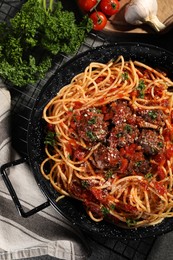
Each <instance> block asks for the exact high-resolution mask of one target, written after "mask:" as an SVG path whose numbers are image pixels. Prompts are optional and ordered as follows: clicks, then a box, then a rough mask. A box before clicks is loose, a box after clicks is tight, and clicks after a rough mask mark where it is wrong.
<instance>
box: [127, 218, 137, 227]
mask: <svg viewBox="0 0 173 260" xmlns="http://www.w3.org/2000/svg"><path fill="white" fill-rule="evenodd" d="M126 223H127V226H128V227H132V226H135V225H136V223H137V221H136V220H135V219H126Z"/></svg>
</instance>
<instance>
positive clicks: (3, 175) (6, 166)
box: [1, 158, 50, 218]
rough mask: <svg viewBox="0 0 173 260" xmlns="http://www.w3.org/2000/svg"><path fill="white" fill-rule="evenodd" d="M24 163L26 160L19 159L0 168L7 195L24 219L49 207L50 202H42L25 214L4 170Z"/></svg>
mask: <svg viewBox="0 0 173 260" xmlns="http://www.w3.org/2000/svg"><path fill="white" fill-rule="evenodd" d="M26 161H27V158H20V159H18V160H15V161H12V162H8V163H6V164H3V165H2V166H1V175H2V178H3V180H4V183H5V185H6V187H7V189H8V191H9V193H10V195H11V197H12V199H13V202H14V204H15V206H16V208H17V210H18V211H19V214H20V215H21V216H22V217H24V218H27V217H30V216H32V215H34V214H35V213H37V212H39V211H41V210H43V209H44V208H47V207H48V206H50V202H49V200H48V201H46V202H44V203H43V204H40V205H39V206H37V207H35V208H33V209H31V210H29V211H27V212H26V211H25V210H24V209H23V207H22V205H21V203H20V201H19V199H18V196H17V194H16V192H15V189H14V188H13V185H12V183H11V181H10V179H9V177H8V174H7V172H6V169H7V168H10V167H12V166H15V165H18V164H21V163H25V162H26Z"/></svg>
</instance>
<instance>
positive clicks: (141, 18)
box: [124, 0, 165, 32]
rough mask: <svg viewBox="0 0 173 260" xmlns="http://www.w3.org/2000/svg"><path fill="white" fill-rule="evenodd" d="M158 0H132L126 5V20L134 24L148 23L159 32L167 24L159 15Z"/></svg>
mask: <svg viewBox="0 0 173 260" xmlns="http://www.w3.org/2000/svg"><path fill="white" fill-rule="evenodd" d="M157 10H158V4H157V0H131V1H130V3H129V4H128V5H127V6H126V9H125V14H124V18H125V21H126V22H127V23H129V24H133V25H141V24H143V23H147V24H148V25H150V26H151V27H152V28H153V29H154V30H155V31H157V32H159V31H161V30H163V29H164V28H165V25H164V24H163V23H162V22H161V21H159V19H158V17H157Z"/></svg>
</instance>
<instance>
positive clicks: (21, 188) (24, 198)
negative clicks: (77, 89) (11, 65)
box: [0, 82, 88, 260]
mask: <svg viewBox="0 0 173 260" xmlns="http://www.w3.org/2000/svg"><path fill="white" fill-rule="evenodd" d="M10 106H11V98H10V93H9V91H8V90H7V89H6V88H5V86H3V84H2V83H1V82H0V166H1V165H3V164H4V163H7V162H9V161H11V160H15V159H18V157H19V156H18V154H17V152H16V151H15V150H14V149H13V148H12V146H11V141H10ZM8 170H9V172H8V176H9V179H10V181H11V183H12V184H13V187H14V189H15V191H16V193H17V196H18V197H19V199H20V202H21V204H22V207H24V208H25V209H26V211H27V210H30V209H32V208H33V207H36V206H38V205H40V204H42V203H43V202H45V201H46V198H45V197H44V195H43V194H42V193H41V191H40V189H39V187H38V185H37V183H36V181H35V179H34V177H33V175H32V173H31V172H30V170H29V169H28V167H27V165H25V164H21V165H18V166H15V167H12V168H10V169H8ZM83 241H84V240H83V235H82V234H81V233H80V231H78V230H75V229H74V228H73V227H72V226H71V224H70V223H69V222H68V221H67V220H66V219H65V218H64V217H63V216H61V215H60V214H59V213H58V212H57V211H56V210H55V209H54V208H53V207H51V206H49V207H48V208H46V209H44V210H42V211H40V212H38V213H36V214H34V215H33V216H30V217H28V218H23V217H22V216H20V215H19V213H18V211H17V209H16V207H15V205H14V203H13V201H12V198H11V196H10V194H9V191H8V189H7V187H6V185H5V183H4V181H3V179H2V176H1V175H0V260H12V259H24V258H30V257H36V256H43V255H49V256H53V257H56V258H57V259H65V260H74V259H87V254H88V250H87V249H86V248H87V247H86V246H85V243H84V242H83Z"/></svg>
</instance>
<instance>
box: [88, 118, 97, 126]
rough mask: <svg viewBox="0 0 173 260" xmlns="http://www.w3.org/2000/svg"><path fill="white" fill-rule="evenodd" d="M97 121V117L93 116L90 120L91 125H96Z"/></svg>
mask: <svg viewBox="0 0 173 260" xmlns="http://www.w3.org/2000/svg"><path fill="white" fill-rule="evenodd" d="M95 123H96V117H93V118H91V119H89V120H88V124H89V125H94V124H95Z"/></svg>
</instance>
